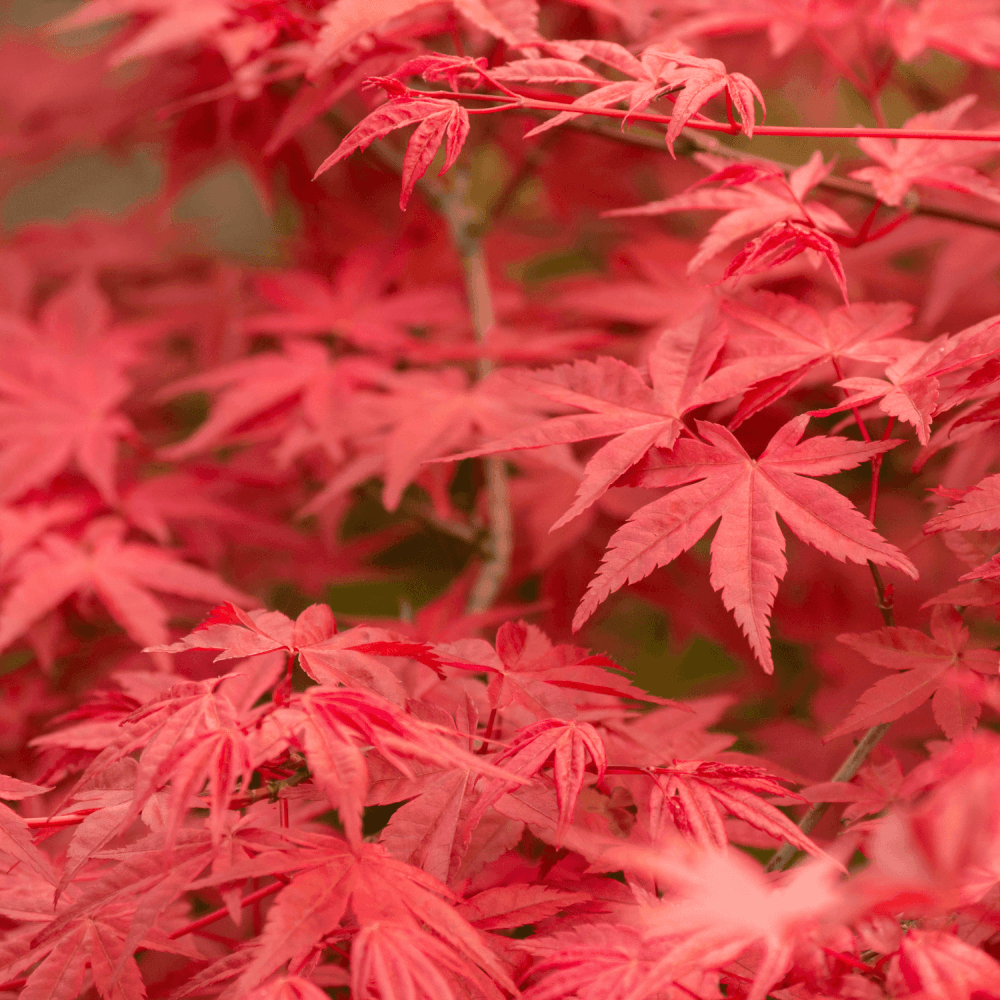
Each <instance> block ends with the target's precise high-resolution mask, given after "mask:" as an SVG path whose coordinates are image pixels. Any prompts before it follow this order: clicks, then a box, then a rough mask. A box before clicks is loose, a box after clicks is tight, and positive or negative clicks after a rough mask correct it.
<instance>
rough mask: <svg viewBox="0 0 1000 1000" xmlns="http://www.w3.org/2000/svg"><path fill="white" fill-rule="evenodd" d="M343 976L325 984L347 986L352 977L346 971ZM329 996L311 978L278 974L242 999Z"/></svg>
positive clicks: (318, 999)
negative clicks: (334, 981)
mask: <svg viewBox="0 0 1000 1000" xmlns="http://www.w3.org/2000/svg"><path fill="white" fill-rule="evenodd" d="M342 978H343V981H341V982H339V983H336V984H334V983H325V984H324V985H329V986H333V985H338V986H347V985H348V983H349V982H350V979H349V978H348V976H347V974H346V972H345V973H344V975H343V977H342ZM329 997H330V995H329V993H326V992H325V991H324V990H323V989H322V988H321V987H320V986H318V985H317V984H316V983H314V982H312V981H311V980H309V979H303V978H302V977H301V976H277V977H275V978H274V979H269V980H268V981H267V982H266V983H263V984H262V985H260V986H258V987H257V988H256V989H255V990H250V992H249V993H244V994H243V998H242V1000H329Z"/></svg>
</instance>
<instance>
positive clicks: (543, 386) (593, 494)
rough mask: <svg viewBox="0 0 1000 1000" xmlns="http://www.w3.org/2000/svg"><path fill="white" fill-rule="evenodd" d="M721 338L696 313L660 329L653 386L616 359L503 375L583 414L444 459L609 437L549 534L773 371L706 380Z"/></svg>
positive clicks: (740, 365)
mask: <svg viewBox="0 0 1000 1000" xmlns="http://www.w3.org/2000/svg"><path fill="white" fill-rule="evenodd" d="M725 340H726V328H725V326H723V325H722V324H718V323H706V322H705V320H704V318H703V317H702V316H700V315H696V316H694V317H692V318H691V319H690V320H688V321H687V322H684V323H681V324H678V325H677V326H675V327H672V328H668V329H666V330H664V331H663V333H662V334H661V335H660V337H659V339H658V340H657V343H656V346H655V347H654V349H653V351H652V352H651V353H650V356H649V379H650V382H651V385H650V384H647V383H646V381H645V380H644V379H643V378H642V377H641V376H640V375H639V373H638V372H637V371H636V370H635V369H634V368H632V367H631V366H630V365H626V364H624V363H623V362H621V361H619V360H617V359H615V358H598V359H597V360H596V361H577V362H574V363H573V364H572V365H561V366H559V367H558V368H554V369H551V370H550V371H536V372H531V373H518V372H511V373H510V375H509V376H508V377H509V378H511V379H512V380H514V381H515V382H516V384H517V385H518V386H521V387H523V388H526V389H530V390H531V391H532V392H535V393H538V394H539V395H540V396H544V397H545V398H547V399H549V400H551V401H552V402H553V403H555V404H559V405H562V406H575V407H578V408H579V409H581V410H584V411H589V412H584V413H579V414H568V415H565V416H558V417H553V418H551V419H549V420H547V421H545V422H544V423H540V424H535V425H534V426H531V427H527V428H525V429H524V430H520V431H516V432H515V433H514V434H511V435H508V436H507V437H505V438H501V439H500V440H499V441H493V442H491V443H490V444H487V445H485V446H483V447H481V448H475V449H473V450H471V451H467V452H462V453H461V454H458V455H452V456H450V457H449V459H448V461H456V460H458V459H461V458H471V457H474V456H480V455H492V454H497V453H499V452H504V451H520V450H523V449H530V448H542V447H545V446H546V445H553V444H570V443H573V442H577V441H586V440H592V439H594V438H599V437H609V436H610V437H611V438H612V439H611V440H610V441H609V442H607V443H606V444H605V445H603V446H602V447H601V448H599V449H598V450H597V451H596V452H595V453H594V454H593V455H592V456H591V457H590V459H589V460H588V462H587V465H586V470H585V473H584V477H583V480H582V481H581V483H580V486H579V488H578V490H577V495H576V498H575V499H574V501H573V503H572V504H571V506H570V508H569V509H568V510H567V511H566V512H565V513H564V514H563V515H562V516H561V517H560V518H559V519H558V520H557V521H556V522H555V524H553V525H552V528H551V530H553V531H554V530H556V529H558V528H560V527H561V526H562V525H564V524H567V523H569V522H570V521H571V520H573V519H574V518H576V517H577V516H579V515H580V514H582V513H583V512H584V511H585V510H587V509H588V508H589V507H591V506H592V505H593V504H594V503H595V502H596V501H597V500H598V499H599V498H600V497H601V496H603V495H604V493H606V492H607V490H608V489H609V488H610V487H611V486H612V484H614V482H615V481H616V480H617V479H619V478H620V477H621V476H622V475H624V474H625V473H626V472H627V471H628V470H629V469H630V468H631V467H632V466H633V465H635V464H636V463H638V462H639V461H640V460H641V459H642V458H643V456H644V455H645V454H646V453H647V452H648V451H649V449H650V448H652V447H654V446H655V447H659V448H669V447H671V446H672V445H673V443H674V442H675V441H676V440H677V435H678V434H679V433H680V431H681V428H682V427H683V418H684V415H685V414H687V413H689V412H690V411H691V410H694V409H697V408H698V407H700V406H704V405H706V404H708V403H714V402H718V401H719V400H722V399H726V398H728V397H730V396H732V395H735V394H736V393H738V392H740V391H741V390H742V389H743V388H745V387H746V386H747V385H748V384H750V383H751V382H752V381H756V380H757V379H758V378H760V377H761V376H762V375H767V374H769V373H770V372H771V371H772V370H773V368H772V366H771V365H770V363H769V361H768V360H767V359H756V360H754V361H752V362H736V363H735V364H731V365H728V366H726V367H723V368H720V369H718V370H717V371H714V372H712V373H711V374H709V372H710V371H711V369H712V367H713V365H714V364H715V361H716V359H717V358H718V356H719V353H720V351H721V350H722V348H723V345H724V344H725ZM775 367H777V366H775Z"/></svg>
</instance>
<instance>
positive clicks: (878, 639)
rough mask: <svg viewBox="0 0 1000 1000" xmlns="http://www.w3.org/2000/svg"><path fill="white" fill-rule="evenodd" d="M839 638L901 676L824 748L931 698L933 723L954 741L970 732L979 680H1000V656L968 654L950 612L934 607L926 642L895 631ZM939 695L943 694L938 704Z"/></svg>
mask: <svg viewBox="0 0 1000 1000" xmlns="http://www.w3.org/2000/svg"><path fill="white" fill-rule="evenodd" d="M838 638H839V640H840V641H841V642H842V643H844V644H845V645H847V646H849V647H850V648H851V649H853V650H855V651H856V652H858V653H860V654H861V655H862V656H864V657H865V659H867V660H869V661H870V662H872V663H875V664H877V665H878V666H881V667H886V668H888V669H890V670H900V671H904V672H903V673H900V674H897V675H895V676H892V677H886V678H884V679H883V680H880V681H878V682H877V683H876V684H874V685H873V686H872V687H870V688H869V689H868V690H867V691H866V692H865V693H864V694H863V695H862V696H861V697H860V699H858V703H857V705H856V706H855V707H854V708H853V709H852V710H851V713H850V714H849V715H848V716H847V718H846V719H844V721H843V722H841V723H840V724H839V725H838V726H835V727H834V729H833V730H832V731H831V732H830V733H828V734H827V735H826V736H825V737H824V742H825V741H828V740H832V739H834V738H836V737H837V736H843V735H844V734H845V733H850V732H853V731H854V730H856V729H866V728H870V727H872V726H875V725H878V724H880V723H883V722H892V721H893V720H895V719H898V718H899V717H900V716H902V715H905V714H906V713H907V712H912V711H913V710H914V709H916V708H919V707H920V706H921V705H922V704H923V703H924V702H925V701H927V699H928V698H931V697H932V696H933V697H934V698H935V699H936V702H935V704H934V706H933V707H934V716H935V719H936V720H937V722H938V724H939V725H940V726H941V727H942V729H943V730H944V732H945V735H946V736H948V738H949V739H951V738H954V737H955V736H957V735H959V734H961V733H966V732H969V731H971V729H973V728H974V727H975V724H976V721H977V719H978V714H979V713H978V710H977V709H976V707H975V705H976V704H977V703H976V701H975V699H973V698H971V697H970V695H971V694H973V693H975V692H976V691H977V690H980V691H981V689H979V679H978V675H986V676H998V675H1000V653H997V652H996V651H994V650H989V649H968V648H967V644H968V641H969V632H968V629H966V628H964V627H963V626H962V617H961V615H959V614H958V612H957V611H955V609H954V607H944V606H942V605H937V606H935V608H934V611H933V613H932V616H931V634H930V635H929V636H928V635H925V634H924V633H923V632H918V631H917V630H916V629H911V628H898V627H896V628H884V629H879V630H878V631H877V632H866V633H863V634H861V635H841V636H838ZM942 689H945V693H944V694H943V695H942V696H941V698H940V699H938V693H939V692H940V691H941V690H942Z"/></svg>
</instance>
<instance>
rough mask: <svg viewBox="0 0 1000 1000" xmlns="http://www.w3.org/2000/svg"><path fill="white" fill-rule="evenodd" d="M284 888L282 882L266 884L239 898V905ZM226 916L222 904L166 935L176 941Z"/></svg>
mask: <svg viewBox="0 0 1000 1000" xmlns="http://www.w3.org/2000/svg"><path fill="white" fill-rule="evenodd" d="M284 888H285V883H284V882H274V883H272V884H271V885H266V886H264V888H263V889H258V890H257V891H256V892H251V893H250V895H249V896H244V897H243V898H242V899H241V900H240V906H241V907H243V906H249V905H250V904H251V903H256V902H257V901H258V900H260V899H265V898H266V897H268V896H273V895H274V894H275V893H276V892H278V891H279V890H280V889H284ZM227 916H229V910H228V909H227V908H226V907H225V906H223V907H222V908H221V909H218V910H214V911H213V912H212V913H207V914H205V916H203V917H199V918H198V919H197V920H195V921H192V922H191V923H190V924H185V925H184V926H183V927H180V928H178V929H177V930H176V931H174V932H173V933H172V934H169V935H167V936H168V937H169V939H170V940H171V941H176V940H177V938H179V937H183V936H184V935H185V934H193V933H194V932H195V931H200V930H201V929H202V928H203V927H208V925H209V924H214V923H215V921H216V920H221V919H222V918H223V917H227Z"/></svg>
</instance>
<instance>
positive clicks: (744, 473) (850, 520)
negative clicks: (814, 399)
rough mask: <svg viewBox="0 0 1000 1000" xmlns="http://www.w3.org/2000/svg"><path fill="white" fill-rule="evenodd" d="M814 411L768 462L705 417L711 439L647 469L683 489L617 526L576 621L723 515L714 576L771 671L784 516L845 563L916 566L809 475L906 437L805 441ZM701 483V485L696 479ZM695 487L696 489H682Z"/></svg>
mask: <svg viewBox="0 0 1000 1000" xmlns="http://www.w3.org/2000/svg"><path fill="white" fill-rule="evenodd" d="M808 422H809V417H808V415H803V416H800V417H796V418H794V419H793V420H790V421H789V422H788V423H787V424H785V426H784V427H782V428H781V429H780V430H779V431H778V432H777V433H776V434H775V435H774V437H773V438H771V441H770V443H769V444H768V446H767V448H765V450H764V452H763V454H761V456H760V458H759V459H753V458H751V457H750V456H749V455H748V454H747V453H746V451H745V450H744V449H743V447H742V446H741V445H740V443H739V442H738V441H737V440H736V438H735V437H733V435H732V434H731V433H730V432H729V431H727V430H726V429H725V428H724V427H720V426H719V425H718V424H711V423H706V422H703V421H699V422H698V432H699V434H700V435H701V438H702V440H697V439H684V440H681V441H679V442H678V443H677V445H676V446H675V447H674V449H673V450H672V451H671V452H669V453H668V454H667V456H666V457H665V459H664V465H663V468H662V469H660V470H655V471H654V470H651V471H648V472H645V473H642V474H640V475H639V476H638V477H637V483H638V484H639V485H642V486H680V487H681V488H680V489H677V490H675V491H674V492H673V493H670V494H668V495H667V496H665V497H663V498H661V499H660V500H654V501H653V503H651V504H648V505H647V506H645V507H642V508H640V509H639V510H638V511H637V512H636V513H635V514H633V515H632V517H631V518H629V520H628V521H627V522H626V523H625V524H624V525H623V526H622V527H621V528H619V529H618V531H617V532H615V534H614V536H613V537H612V539H611V541H610V543H609V545H608V550H607V552H606V553H605V556H604V560H603V562H602V563H601V568H600V569H599V570H598V572H597V575H596V576H595V577H594V579H593V580H591V582H590V586H589V587H588V588H587V593H586V594H585V595H584V598H583V601H582V602H581V603H580V607H579V608H578V609H577V612H576V616H575V617H574V619H573V627H574V628H577V629H578V628H580V626H581V625H583V623H584V622H585V621H586V620H587V619H588V618H589V617H590V616H591V615H592V614H593V613H594V611H595V610H596V609H597V607H598V605H599V604H601V602H602V601H604V600H605V599H606V598H607V597H608V595H609V594H611V593H613V592H614V591H616V590H618V589H619V588H620V587H622V586H624V585H625V584H626V583H634V582H635V581H637V580H641V579H642V578H643V577H645V576H648V575H649V574H650V573H651V572H652V571H653V570H654V569H655V568H656V567H657V566H664V565H666V564H667V563H669V562H670V561H671V560H673V559H674V558H676V557H677V556H678V555H680V554H681V553H682V552H684V551H686V550H687V549H689V548H691V546H692V545H694V544H695V543H696V542H697V541H698V540H699V539H700V538H701V537H702V535H704V534H705V532H706V531H708V530H709V528H711V527H712V525H713V524H715V523H716V522H717V521H720V520H721V523H720V525H719V530H718V531H717V532H716V535H715V538H714V540H713V542H712V561H711V581H712V586H713V587H714V588H715V589H716V590H718V591H721V593H722V601H723V604H725V606H726V607H727V608H728V609H729V610H730V611H732V612H733V614H734V616H735V618H736V621H737V622H738V623H739V626H740V628H741V629H742V630H743V634H744V635H745V636H746V637H747V639H748V641H749V642H750V646H751V648H752V649H753V651H754V655H755V656H756V657H757V659H758V661H759V662H760V663H761V665H762V666H763V667H764V669H765V671H767V673H771V672H772V671H773V670H774V662H773V660H772V659H771V649H770V646H771V642H770V622H769V619H770V613H771V607H772V605H773V603H774V596H775V593H776V592H777V589H778V582H779V581H780V580H781V579H782V578H783V577H784V575H785V571H786V569H787V563H786V562H785V557H784V549H785V539H784V536H783V535H782V533H781V529H780V528H779V527H778V519H777V515H778V514H780V515H781V518H782V520H783V521H784V522H785V523H786V524H787V525H788V527H789V528H791V530H792V531H793V532H794V533H795V534H796V535H798V537H799V538H801V539H802V541H804V542H806V543H807V544H809V545H813V546H815V547H816V548H818V549H819V550H820V551H821V552H825V553H827V554H828V555H831V556H833V557H834V558H835V559H839V560H840V561H841V562H843V561H845V560H850V561H851V562H856V563H861V564H862V565H864V564H865V563H866V562H868V560H871V561H872V562H875V563H877V564H878V565H882V566H892V567H894V568H896V569H899V570H901V571H902V572H904V573H907V574H908V575H910V576H912V577H914V578H915V577H916V575H917V571H916V568H915V567H914V566H913V564H912V563H911V562H910V560H909V559H907V558H906V556H905V555H903V553H902V552H900V550H899V549H898V548H896V546H895V545H892V544H890V543H889V542H887V541H886V540H885V539H884V538H882V536H881V535H879V534H878V533H877V532H876V531H875V529H874V528H873V527H872V526H871V523H870V522H869V521H867V520H866V519H865V518H864V517H863V516H862V514H861V513H860V512H859V511H858V510H857V509H856V508H855V507H854V506H853V505H852V504H851V503H850V501H848V500H847V499H846V498H845V497H843V496H841V494H839V493H838V492H837V491H836V490H834V489H832V488H831V487H829V486H824V485H823V484H821V483H816V482H813V481H812V480H811V479H806V478H805V477H806V476H828V475H832V474H833V473H835V472H842V471H844V470H845V469H852V468H854V466H856V465H859V464H860V463H861V462H864V461H866V460H867V459H870V458H872V457H874V456H875V455H880V454H883V453H884V452H886V451H888V450H890V449H891V448H894V447H896V445H897V444H899V443H900V442H898V441H881V442H875V443H870V444H868V443H863V442H859V441H849V440H847V439H846V438H841V437H815V438H810V439H809V440H807V441H801V437H802V435H803V433H804V432H805V429H806V424H807V423H808ZM696 480H697V482H695V481H696ZM686 483H692V485H682V484H686Z"/></svg>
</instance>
